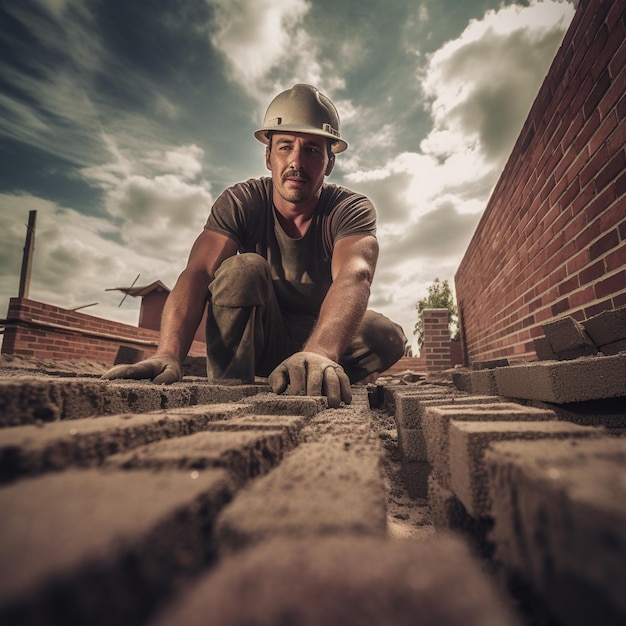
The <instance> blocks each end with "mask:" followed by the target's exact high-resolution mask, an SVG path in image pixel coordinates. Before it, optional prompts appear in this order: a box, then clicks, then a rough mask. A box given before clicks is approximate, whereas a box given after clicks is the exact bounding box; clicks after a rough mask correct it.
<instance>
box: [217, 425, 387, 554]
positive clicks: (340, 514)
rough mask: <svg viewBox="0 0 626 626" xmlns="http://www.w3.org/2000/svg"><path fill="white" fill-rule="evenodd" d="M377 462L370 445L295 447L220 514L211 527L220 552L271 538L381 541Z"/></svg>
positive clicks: (331, 440)
mask: <svg viewBox="0 0 626 626" xmlns="http://www.w3.org/2000/svg"><path fill="white" fill-rule="evenodd" d="M380 457H381V452H380V449H379V448H377V447H374V446H373V445H368V444H363V443H356V442H355V443H351V442H346V441H336V440H335V438H334V437H331V436H329V437H327V438H326V440H324V441H320V442H315V443H303V444H301V445H300V446H299V447H298V448H296V449H295V450H294V451H293V452H291V453H290V454H288V455H287V456H286V457H285V459H284V460H283V462H282V463H281V464H280V465H279V466H278V467H277V468H275V469H274V470H273V471H271V472H270V473H269V474H267V475H266V476H264V477H262V478H260V479H258V480H256V481H255V482H254V483H252V484H251V485H250V487H249V488H244V489H243V490H242V491H241V492H240V493H239V494H238V496H237V497H236V498H235V499H234V500H233V502H232V503H231V504H230V505H229V506H228V507H227V508H226V509H225V510H224V511H223V513H222V514H221V515H220V517H219V519H218V522H217V526H216V537H217V541H218V544H219V547H220V551H221V552H223V553H228V552H232V551H235V550H239V549H241V548H243V547H246V546H249V545H251V544H254V543H258V542H260V541H263V540H266V539H268V538H271V537H285V538H288V537H302V536H312V537H314V536H316V535H325V534H333V533H346V532H356V533H365V534H375V535H384V534H385V530H386V497H385V490H384V484H383V478H382V474H381V468H380Z"/></svg>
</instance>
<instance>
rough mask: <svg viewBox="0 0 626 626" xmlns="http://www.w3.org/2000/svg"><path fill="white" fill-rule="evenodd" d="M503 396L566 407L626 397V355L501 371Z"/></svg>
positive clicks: (531, 364) (498, 372)
mask: <svg viewBox="0 0 626 626" xmlns="http://www.w3.org/2000/svg"><path fill="white" fill-rule="evenodd" d="M495 372H496V380H497V383H498V391H499V392H500V395H502V396H507V397H509V398H524V399H528V400H540V401H543V402H554V403H556V404H564V403H567V402H581V401H584V400H599V399H602V398H614V397H619V396H626V354H618V355H615V356H598V357H587V358H581V359H576V360H574V361H560V362H556V361H545V362H537V363H527V364H524V365H515V366H511V367H502V368H499V369H497V370H495Z"/></svg>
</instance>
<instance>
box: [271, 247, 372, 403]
mask: <svg viewBox="0 0 626 626" xmlns="http://www.w3.org/2000/svg"><path fill="white" fill-rule="evenodd" d="M377 259H378V241H377V240H376V238H375V237H373V236H372V235H353V236H351V237H346V238H344V239H340V240H339V241H338V242H337V243H336V244H335V248H334V251H333V259H332V268H331V270H332V277H333V282H332V284H331V286H330V289H329V290H328V293H327V294H326V297H325V298H324V302H323V303H322V308H321V310H320V315H319V319H318V322H317V324H316V326H315V328H314V329H313V332H312V333H311V336H310V337H309V339H308V341H307V342H306V344H305V346H304V348H303V349H302V352H299V353H296V354H295V355H293V356H291V357H289V358H288V359H286V360H285V361H283V363H281V364H280V365H279V366H278V367H277V368H276V369H275V370H274V371H273V372H272V374H271V375H270V384H271V385H272V389H273V390H274V391H275V392H277V393H282V392H284V391H285V389H286V388H287V385H289V384H291V391H292V393H294V394H296V395H297V394H306V395H325V396H327V397H328V402H329V406H332V407H337V406H339V404H340V402H341V401H342V400H343V401H344V402H346V403H349V402H350V401H351V399H352V394H351V391H350V381H349V380H348V377H347V375H346V374H345V372H344V371H343V368H341V366H339V365H338V361H339V359H340V358H341V355H342V354H343V353H344V352H345V350H346V348H347V347H348V345H349V344H350V342H351V341H352V339H353V338H354V335H355V333H356V331H357V329H358V327H359V324H360V322H361V320H362V319H363V315H364V314H365V311H366V309H367V303H368V300H369V296H370V288H371V285H372V280H373V278H374V271H375V269H376V261H377Z"/></svg>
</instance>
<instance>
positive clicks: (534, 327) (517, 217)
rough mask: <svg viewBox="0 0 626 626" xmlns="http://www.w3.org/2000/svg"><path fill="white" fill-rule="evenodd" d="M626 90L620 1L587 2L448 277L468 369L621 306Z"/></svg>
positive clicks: (624, 293) (625, 256)
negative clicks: (551, 325)
mask: <svg viewBox="0 0 626 626" xmlns="http://www.w3.org/2000/svg"><path fill="white" fill-rule="evenodd" d="M624 85H626V2H625V1H624V0H610V1H609V0H582V1H581V2H580V4H579V5H578V9H577V11H576V14H575V16H574V19H573V22H572V24H571V26H570V28H569V30H568V32H567V34H566V36H565V38H564V41H563V43H562V45H561V48H560V49H559V51H558V53H557V55H556V57H555V59H554V61H553V63H552V66H551V68H550V70H549V72H548V75H547V77H546V79H545V81H544V83H543V85H542V87H541V90H540V92H539V94H538V96H537V98H536V100H535V102H534V104H533V107H532V109H531V111H530V114H529V116H528V119H527V120H526V123H525V125H524V127H523V129H522V132H521V134H520V136H519V138H518V140H517V143H516V145H515V146H514V148H513V151H512V153H511V156H510V158H509V160H508V163H507V165H506V167H505V169H504V171H503V173H502V175H501V177H500V180H499V181H498V183H497V185H496V187H495V189H494V192H493V194H492V196H491V198H490V200H489V203H488V205H487V207H486V210H485V213H484V215H483V217H482V219H481V222H480V223H479V225H478V228H477V230H476V232H475V234H474V237H473V239H472V241H471V243H470V245H469V247H468V249H467V251H466V254H465V256H464V258H463V260H462V262H461V264H460V266H459V269H458V271H457V274H456V277H455V286H456V295H457V302H458V305H459V310H460V318H461V332H462V339H463V344H464V345H463V348H464V354H465V356H466V359H467V361H468V362H469V363H472V362H476V361H483V360H491V359H497V358H503V357H514V358H521V359H532V358H534V357H535V353H534V349H533V338H534V337H538V336H540V335H541V334H542V332H541V324H543V323H545V322H546V321H548V320H551V319H554V318H557V317H562V316H564V315H571V316H572V317H574V318H575V319H577V320H578V321H584V320H586V319H588V318H589V317H591V316H593V315H595V314H597V313H600V312H602V311H605V310H610V309H612V308H615V307H618V306H621V305H624V304H626V153H625V144H626V125H625V124H624V117H625V116H626V90H625V88H624ZM469 363H468V364H469Z"/></svg>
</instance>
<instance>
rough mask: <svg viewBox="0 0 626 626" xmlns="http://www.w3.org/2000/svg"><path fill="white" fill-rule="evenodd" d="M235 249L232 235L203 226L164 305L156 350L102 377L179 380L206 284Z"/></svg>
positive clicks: (197, 320)
mask: <svg viewBox="0 0 626 626" xmlns="http://www.w3.org/2000/svg"><path fill="white" fill-rule="evenodd" d="M236 252H237V244H236V243H235V242H234V241H233V240H232V239H229V238H228V237H226V236H224V235H220V234H218V233H215V232H213V231H210V230H204V231H203V232H202V233H201V234H200V235H199V236H198V238H197V239H196V241H195V242H194V244H193V246H192V248H191V252H190V253H189V259H188V261H187V266H186V267H185V269H184V270H183V271H182V273H181V274H180V276H179V277H178V280H177V281H176V285H175V286H174V288H173V289H172V291H171V293H170V295H169V296H168V298H167V301H166V303H165V307H164V308H163V315H162V317H161V334H160V338H159V347H158V348H157V351H156V354H155V355H154V356H153V357H151V358H149V359H146V360H144V361H140V362H139V363H136V364H134V365H118V366H117V367H114V368H112V369H110V370H109V371H108V372H107V373H106V374H105V375H104V378H108V379H111V378H151V379H152V380H154V382H156V383H173V382H176V381H177V380H180V379H181V378H182V362H183V360H184V359H185V357H186V356H187V352H188V351H189V348H190V346H191V343H192V341H193V338H194V335H195V333H196V330H197V328H198V324H199V323H200V320H201V319H202V314H203V312H204V307H205V305H206V298H207V291H208V287H209V284H210V283H211V281H212V280H213V277H214V276H215V271H216V270H217V268H218V267H219V266H220V265H221V264H222V262H223V261H224V260H225V259H227V258H228V257H230V256H233V255H234V254H236Z"/></svg>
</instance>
